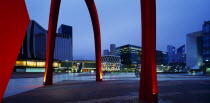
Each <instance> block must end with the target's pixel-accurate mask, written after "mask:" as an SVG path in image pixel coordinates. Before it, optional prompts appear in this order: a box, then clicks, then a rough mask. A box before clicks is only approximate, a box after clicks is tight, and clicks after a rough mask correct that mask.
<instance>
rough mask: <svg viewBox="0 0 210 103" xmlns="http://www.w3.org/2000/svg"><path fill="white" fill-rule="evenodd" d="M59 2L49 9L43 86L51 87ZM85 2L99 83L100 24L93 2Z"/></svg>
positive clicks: (91, 0) (100, 77)
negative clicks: (91, 31) (89, 17)
mask: <svg viewBox="0 0 210 103" xmlns="http://www.w3.org/2000/svg"><path fill="white" fill-rule="evenodd" d="M60 2H61V0H52V2H51V7H50V17H49V26H48V39H47V50H46V68H45V74H44V85H52V81H53V60H54V47H55V35H56V28H57V22H58V15H59V8H60ZM85 2H86V4H87V7H88V10H89V13H90V16H91V20H92V25H93V30H94V40H95V53H96V81H97V82H99V81H102V71H101V36H100V24H99V19H98V13H97V10H96V6H95V3H94V1H93V0H85Z"/></svg>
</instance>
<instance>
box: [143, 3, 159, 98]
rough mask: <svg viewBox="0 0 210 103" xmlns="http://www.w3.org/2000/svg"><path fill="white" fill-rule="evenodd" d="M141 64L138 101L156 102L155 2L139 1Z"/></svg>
mask: <svg viewBox="0 0 210 103" xmlns="http://www.w3.org/2000/svg"><path fill="white" fill-rule="evenodd" d="M141 19H142V20H141V21H142V62H141V79H140V89H139V99H140V101H146V102H157V101H158V87H157V73H156V0H141Z"/></svg>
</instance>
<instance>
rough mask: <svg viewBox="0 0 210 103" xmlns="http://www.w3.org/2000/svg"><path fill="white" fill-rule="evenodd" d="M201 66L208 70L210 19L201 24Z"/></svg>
mask: <svg viewBox="0 0 210 103" xmlns="http://www.w3.org/2000/svg"><path fill="white" fill-rule="evenodd" d="M202 31H203V37H202V40H203V46H202V47H203V67H204V68H205V69H206V71H209V72H210V21H205V22H204V24H203V30H202Z"/></svg>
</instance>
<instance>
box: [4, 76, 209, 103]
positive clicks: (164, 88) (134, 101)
mask: <svg viewBox="0 0 210 103" xmlns="http://www.w3.org/2000/svg"><path fill="white" fill-rule="evenodd" d="M64 75H66V76H67V74H63V76H64ZM68 75H69V74H68ZM60 76H62V75H60ZM158 86H159V102H160V103H210V76H191V75H187V74H158ZM138 90H139V78H137V77H135V75H134V74H133V73H121V74H107V75H105V76H104V81H103V82H98V83H97V82H95V77H94V75H92V74H90V75H88V74H77V75H74V76H69V77H68V78H67V77H66V79H63V80H61V81H59V82H56V83H55V84H54V85H52V86H46V87H43V86H42V87H39V88H36V89H33V90H30V91H27V92H23V93H20V94H16V95H13V96H8V97H5V98H4V99H3V103H138Z"/></svg>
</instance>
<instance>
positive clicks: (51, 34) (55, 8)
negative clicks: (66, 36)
mask: <svg viewBox="0 0 210 103" xmlns="http://www.w3.org/2000/svg"><path fill="white" fill-rule="evenodd" d="M60 3H61V0H51V7H50V17H49V25H48V35H47V49H46V67H45V73H44V85H45V86H47V85H52V82H53V61H54V47H55V38H56V30H57V23H58V15H59V9H60Z"/></svg>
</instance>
